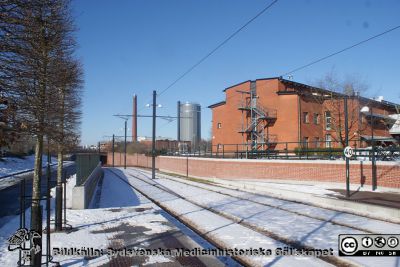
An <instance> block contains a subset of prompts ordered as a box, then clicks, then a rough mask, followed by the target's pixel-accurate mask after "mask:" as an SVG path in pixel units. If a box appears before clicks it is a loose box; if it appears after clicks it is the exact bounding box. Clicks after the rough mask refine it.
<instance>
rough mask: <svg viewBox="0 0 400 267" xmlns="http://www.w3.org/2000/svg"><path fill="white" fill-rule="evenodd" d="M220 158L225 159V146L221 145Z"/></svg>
mask: <svg viewBox="0 0 400 267" xmlns="http://www.w3.org/2000/svg"><path fill="white" fill-rule="evenodd" d="M222 158H225V145H222Z"/></svg>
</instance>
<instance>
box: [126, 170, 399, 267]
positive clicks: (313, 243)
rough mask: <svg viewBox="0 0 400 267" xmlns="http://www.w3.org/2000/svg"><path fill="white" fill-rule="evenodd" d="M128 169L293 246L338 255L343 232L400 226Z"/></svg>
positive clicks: (388, 261)
mask: <svg viewBox="0 0 400 267" xmlns="http://www.w3.org/2000/svg"><path fill="white" fill-rule="evenodd" d="M126 172H127V173H128V174H130V175H132V176H133V177H137V178H136V179H141V181H143V182H147V183H150V184H152V185H153V186H156V187H159V188H164V190H167V191H170V192H173V193H174V194H176V195H177V196H179V197H181V198H184V199H185V200H189V201H191V202H192V203H194V204H196V205H199V206H201V207H203V208H205V209H207V210H209V211H212V212H215V213H217V214H219V215H223V216H225V217H226V218H229V219H231V220H234V221H236V222H238V223H240V224H241V225H244V226H247V227H249V228H251V229H253V230H255V231H258V232H259V233H262V234H265V235H266V236H269V237H271V238H273V239H275V240H278V241H281V242H283V243H285V244H287V245H290V246H295V247H305V248H315V249H326V248H332V249H333V250H334V253H335V255H337V249H338V235H339V234H364V233H391V234H393V233H399V232H400V226H399V225H397V224H393V223H388V222H384V221H379V220H374V219H370V218H366V217H362V216H358V215H353V214H350V213H345V212H340V211H334V210H330V209H324V208H320V207H316V206H310V205H305V204H302V203H297V202H293V201H285V200H281V199H277V198H273V197H269V196H263V195H259V194H252V193H248V192H244V191H239V190H232V189H228V188H224V187H220V186H215V185H210V184H203V183H196V182H192V181H181V180H180V179H175V178H173V179H157V180H151V179H150V176H149V175H148V174H147V172H146V171H142V170H137V169H130V170H127V171H126ZM158 177H161V176H158ZM165 177H166V176H164V178H165ZM324 260H327V261H329V262H332V263H335V264H346V263H353V264H355V265H362V266H377V265H384V266H398V262H396V259H395V257H393V258H379V257H374V258H372V257H369V258H368V259H366V258H360V257H346V258H343V257H340V258H339V257H335V260H337V262H334V261H333V260H332V259H331V258H328V259H326V258H325V259H324Z"/></svg>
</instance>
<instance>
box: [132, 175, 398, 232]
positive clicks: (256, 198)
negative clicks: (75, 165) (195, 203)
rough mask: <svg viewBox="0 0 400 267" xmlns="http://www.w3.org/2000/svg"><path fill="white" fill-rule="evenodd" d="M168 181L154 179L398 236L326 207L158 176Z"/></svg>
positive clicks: (389, 226) (383, 225) (392, 227)
mask: <svg viewBox="0 0 400 267" xmlns="http://www.w3.org/2000/svg"><path fill="white" fill-rule="evenodd" d="M135 171H136V172H138V173H140V174H142V175H143V176H144V177H145V178H150V176H149V174H148V172H147V171H143V170H135ZM157 176H158V177H159V178H163V179H166V180H169V181H171V183H168V182H165V181H164V180H158V181H159V183H160V184H163V185H164V186H166V187H168V186H169V185H173V186H174V185H178V184H181V183H184V184H186V185H188V186H190V187H194V188H199V189H204V190H207V191H211V192H215V193H218V194H221V195H225V196H228V197H233V198H237V199H241V200H245V201H248V202H252V203H255V204H260V205H264V206H268V207H273V208H276V209H279V210H283V211H287V212H289V213H293V215H301V216H305V217H309V218H312V219H316V220H320V221H324V222H326V221H328V222H330V223H332V224H336V225H341V226H345V227H348V228H352V229H354V230H358V231H362V232H365V233H369V234H386V233H387V234H393V233H400V225H398V224H396V223H392V222H386V221H383V220H378V219H372V218H368V217H364V216H361V215H356V214H351V213H349V212H343V211H337V210H332V209H328V208H321V207H318V206H314V205H310V204H303V203H300V202H296V201H291V200H282V199H279V198H276V197H271V196H267V195H262V194H258V193H249V192H246V191H242V190H240V189H232V188H228V187H226V186H223V185H219V184H218V185H217V184H210V183H201V182H194V181H191V180H188V179H184V178H176V177H170V176H167V175H158V174H157Z"/></svg>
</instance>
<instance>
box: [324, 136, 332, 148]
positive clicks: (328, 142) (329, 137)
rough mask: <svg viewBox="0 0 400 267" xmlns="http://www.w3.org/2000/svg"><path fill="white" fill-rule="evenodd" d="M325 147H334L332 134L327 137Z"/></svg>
mask: <svg viewBox="0 0 400 267" xmlns="http://www.w3.org/2000/svg"><path fill="white" fill-rule="evenodd" d="M325 147H332V136H331V135H330V134H327V135H325Z"/></svg>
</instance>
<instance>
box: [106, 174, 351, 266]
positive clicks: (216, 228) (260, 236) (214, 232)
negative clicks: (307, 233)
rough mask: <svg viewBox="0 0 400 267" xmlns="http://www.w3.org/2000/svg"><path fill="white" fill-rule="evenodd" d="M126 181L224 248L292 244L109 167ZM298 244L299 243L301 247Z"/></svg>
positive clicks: (300, 259) (256, 260) (296, 261)
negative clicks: (118, 172) (122, 174)
mask: <svg viewBox="0 0 400 267" xmlns="http://www.w3.org/2000/svg"><path fill="white" fill-rule="evenodd" d="M109 170H110V171H111V172H113V173H114V174H115V176H117V177H119V178H120V179H122V180H125V179H127V181H128V182H129V185H130V186H132V187H133V188H134V189H135V190H137V191H138V192H139V193H141V194H142V195H144V196H145V197H146V198H148V199H149V200H151V201H152V202H154V203H155V204H156V205H158V206H159V207H161V208H162V209H163V210H165V211H166V212H168V213H169V214H171V215H172V216H173V217H175V218H176V219H178V220H179V221H181V222H182V223H184V224H185V225H186V226H187V227H189V228H190V229H192V230H193V231H195V232H196V233H198V234H199V235H200V236H201V237H203V238H204V239H206V240H207V241H209V242H210V243H212V244H213V245H214V246H216V247H217V248H220V249H229V250H234V249H243V250H246V249H258V248H263V249H265V250H268V249H271V250H272V251H273V252H275V249H276V248H284V247H287V246H288V244H287V243H284V242H280V241H279V240H275V239H273V238H271V237H269V236H268V235H266V234H265V233H263V232H262V231H258V230H255V229H250V228H249V227H248V226H245V225H244V224H243V223H239V222H237V221H236V220H234V219H230V218H228V217H227V216H223V215H221V214H219V213H218V212H215V211H213V210H211V209H208V208H205V207H203V206H201V205H196V204H194V202H193V201H191V200H188V199H185V197H182V196H179V195H178V194H176V193H174V192H173V191H171V190H168V189H167V188H165V187H163V186H162V185H160V184H158V183H155V182H154V181H152V180H149V179H146V178H142V177H138V176H139V175H128V173H126V172H125V174H126V175H125V177H121V174H117V173H116V172H114V171H113V170H112V169H109ZM297 247H298V246H297ZM233 258H234V259H235V260H237V261H238V262H240V263H241V264H243V265H247V266H265V265H272V264H274V266H329V265H331V264H330V263H335V264H345V262H341V261H338V260H337V259H336V258H334V257H329V258H323V260H325V261H323V260H322V259H319V258H315V257H305V256H290V257H283V256H277V255H275V254H274V253H273V254H272V255H266V256H254V255H237V256H234V257H233Z"/></svg>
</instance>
